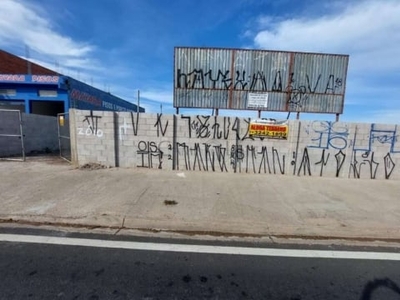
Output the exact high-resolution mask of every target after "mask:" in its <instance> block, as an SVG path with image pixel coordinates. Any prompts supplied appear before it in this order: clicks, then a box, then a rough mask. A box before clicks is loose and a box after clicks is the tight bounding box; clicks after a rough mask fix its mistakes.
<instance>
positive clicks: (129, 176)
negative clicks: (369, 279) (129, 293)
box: [0, 159, 400, 242]
mask: <svg viewBox="0 0 400 300" xmlns="http://www.w3.org/2000/svg"><path fill="white" fill-rule="evenodd" d="M399 201H400V185H399V183H398V181H390V180H387V181H383V180H359V179H357V180H356V179H336V178H332V179H328V178H316V177H313V178H310V177H294V176H278V175H254V174H229V173H211V172H209V173H206V172H193V171H192V172H180V171H177V172H171V171H159V170H148V169H115V168H114V169H99V170H78V169H73V168H72V167H71V166H70V165H69V164H67V163H63V162H62V161H60V160H58V159H50V160H47V159H42V160H37V159H36V160H30V161H27V162H25V163H22V162H4V161H3V162H0V203H1V210H0V219H1V221H2V222H18V223H22V224H53V225H56V226H66V225H68V226H76V227H89V228H93V227H102V228H114V229H116V230H117V229H119V228H124V229H140V230H152V231H153V230H154V231H158V230H160V231H170V232H179V233H186V234H211V235H225V236H240V237H244V236H249V237H268V236H274V237H298V238H311V239H350V240H361V241H363V240H364V241H369V240H380V241H393V242H399V241H400V205H399Z"/></svg>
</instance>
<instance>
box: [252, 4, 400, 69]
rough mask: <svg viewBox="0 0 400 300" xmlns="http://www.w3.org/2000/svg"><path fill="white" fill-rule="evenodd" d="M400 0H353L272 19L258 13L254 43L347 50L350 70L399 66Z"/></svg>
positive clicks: (280, 47)
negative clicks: (321, 11)
mask: <svg viewBox="0 0 400 300" xmlns="http://www.w3.org/2000/svg"><path fill="white" fill-rule="evenodd" d="M399 16H400V2H399V1H396V0H386V1H357V2H350V4H349V6H348V7H347V8H345V9H343V10H342V11H340V12H337V10H335V13H333V14H326V15H322V16H319V17H313V18H311V17H309V18H301V17H299V18H292V19H286V20H276V19H274V18H272V17H271V16H261V17H260V18H259V24H260V25H261V26H262V27H263V28H264V29H263V30H261V31H259V32H258V33H257V34H256V35H255V37H254V43H255V45H256V46H257V47H261V48H265V49H276V50H290V51H312V52H326V53H343V54H350V67H349V68H350V69H351V70H353V71H365V70H370V71H383V70H386V71H387V70H395V69H398V68H400V56H399V55H398V51H399V49H400V17H399Z"/></svg>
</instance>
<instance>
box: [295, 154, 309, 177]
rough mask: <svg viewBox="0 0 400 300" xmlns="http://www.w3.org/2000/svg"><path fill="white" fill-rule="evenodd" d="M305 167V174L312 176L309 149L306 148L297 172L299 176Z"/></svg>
mask: <svg viewBox="0 0 400 300" xmlns="http://www.w3.org/2000/svg"><path fill="white" fill-rule="evenodd" d="M302 169H303V175H306V174H308V175H309V176H311V165H310V157H309V155H308V149H307V148H304V152H303V158H302V159H301V163H300V167H299V170H298V172H297V176H300V172H301V170H302Z"/></svg>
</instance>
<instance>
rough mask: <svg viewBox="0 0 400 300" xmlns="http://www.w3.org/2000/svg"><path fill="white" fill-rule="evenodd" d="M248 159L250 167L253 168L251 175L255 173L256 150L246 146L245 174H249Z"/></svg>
mask: <svg viewBox="0 0 400 300" xmlns="http://www.w3.org/2000/svg"><path fill="white" fill-rule="evenodd" d="M249 158H250V160H251V162H250V163H251V166H252V167H253V173H256V162H255V160H256V148H255V147H254V146H249V145H247V146H246V173H248V172H249Z"/></svg>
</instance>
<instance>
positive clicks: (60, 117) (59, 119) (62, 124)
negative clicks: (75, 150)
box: [58, 116, 64, 126]
mask: <svg viewBox="0 0 400 300" xmlns="http://www.w3.org/2000/svg"><path fill="white" fill-rule="evenodd" d="M58 122H59V124H60V126H64V116H59V118H58Z"/></svg>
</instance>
